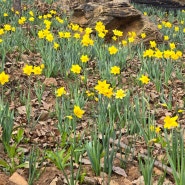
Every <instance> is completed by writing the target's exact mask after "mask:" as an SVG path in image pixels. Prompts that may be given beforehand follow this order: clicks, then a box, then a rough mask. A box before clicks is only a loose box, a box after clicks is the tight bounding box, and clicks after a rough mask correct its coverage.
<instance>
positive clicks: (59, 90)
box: [56, 87, 66, 97]
mask: <svg viewBox="0 0 185 185" xmlns="http://www.w3.org/2000/svg"><path fill="white" fill-rule="evenodd" d="M65 94H66V90H65V87H60V88H58V89H57V90H56V96H57V97H61V96H62V95H65Z"/></svg>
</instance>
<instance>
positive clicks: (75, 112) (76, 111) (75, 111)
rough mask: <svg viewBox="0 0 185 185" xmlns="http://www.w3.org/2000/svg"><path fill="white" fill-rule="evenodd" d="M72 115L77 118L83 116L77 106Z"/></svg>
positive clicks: (82, 112) (82, 111)
mask: <svg viewBox="0 0 185 185" xmlns="http://www.w3.org/2000/svg"><path fill="white" fill-rule="evenodd" d="M73 112H74V115H75V116H76V117H78V118H82V116H83V114H84V113H85V111H84V110H82V109H81V108H80V107H79V106H77V105H75V106H74V109H73Z"/></svg>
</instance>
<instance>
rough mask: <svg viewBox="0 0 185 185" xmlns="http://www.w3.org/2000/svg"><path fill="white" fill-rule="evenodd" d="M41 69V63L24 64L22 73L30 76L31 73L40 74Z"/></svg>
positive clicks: (42, 66) (42, 67) (42, 65)
mask: <svg viewBox="0 0 185 185" xmlns="http://www.w3.org/2000/svg"><path fill="white" fill-rule="evenodd" d="M43 69H44V64H41V65H40V66H32V65H28V64H26V65H25V66H24V67H23V73H24V74H26V75H28V76H30V75H31V74H32V73H33V74H34V75H40V74H42V71H43Z"/></svg>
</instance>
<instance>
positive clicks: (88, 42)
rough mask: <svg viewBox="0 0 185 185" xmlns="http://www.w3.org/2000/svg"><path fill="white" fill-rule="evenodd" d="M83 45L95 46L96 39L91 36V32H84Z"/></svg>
mask: <svg viewBox="0 0 185 185" xmlns="http://www.w3.org/2000/svg"><path fill="white" fill-rule="evenodd" d="M81 44H82V45H83V46H86V47H87V46H93V45H94V41H93V40H92V39H91V38H90V34H84V35H83V37H82V40H81Z"/></svg>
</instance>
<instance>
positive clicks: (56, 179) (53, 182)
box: [49, 177, 58, 185]
mask: <svg viewBox="0 0 185 185" xmlns="http://www.w3.org/2000/svg"><path fill="white" fill-rule="evenodd" d="M57 181H58V177H55V178H54V179H53V180H52V181H51V183H50V184H49V185H57Z"/></svg>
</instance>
